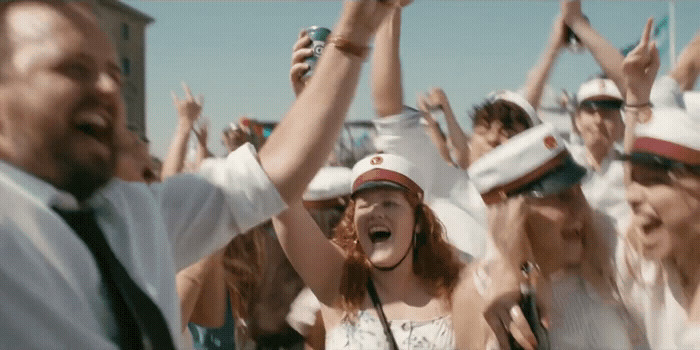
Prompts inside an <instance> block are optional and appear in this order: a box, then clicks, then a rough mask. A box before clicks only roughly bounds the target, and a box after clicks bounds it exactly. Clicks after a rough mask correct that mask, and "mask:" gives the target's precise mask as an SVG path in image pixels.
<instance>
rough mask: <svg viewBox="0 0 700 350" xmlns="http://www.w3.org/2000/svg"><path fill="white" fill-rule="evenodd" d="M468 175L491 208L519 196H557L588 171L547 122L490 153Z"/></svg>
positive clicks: (524, 132)
mask: <svg viewBox="0 0 700 350" xmlns="http://www.w3.org/2000/svg"><path fill="white" fill-rule="evenodd" d="M468 172H469V178H470V179H471V180H472V182H473V183H474V186H475V187H476V189H477V190H478V191H479V193H480V194H481V197H482V198H483V200H484V203H486V204H487V205H488V204H494V203H498V202H500V201H502V200H504V199H506V198H508V197H512V196H516V195H519V194H524V195H528V196H532V197H538V198H541V197H545V196H549V195H553V194H557V193H559V192H562V191H563V190H565V189H568V188H569V187H571V186H572V185H574V184H576V183H578V182H579V181H580V180H581V178H582V177H583V176H584V175H585V174H586V169H585V168H583V167H581V166H580V165H578V164H576V162H575V161H574V160H573V158H572V157H571V154H569V151H568V150H567V149H566V147H565V146H564V140H562V139H561V137H560V136H559V135H558V134H557V132H556V130H555V129H554V127H553V126H552V125H551V124H548V123H544V124H540V125H537V126H535V127H532V128H530V129H527V130H525V131H523V132H521V133H520V134H518V135H515V136H513V137H512V138H510V139H509V140H508V142H506V143H504V144H502V145H500V146H498V147H496V148H494V149H493V150H492V151H490V152H488V153H486V154H485V155H484V156H483V157H481V158H479V159H478V160H477V161H476V162H474V163H473V164H472V165H471V166H470V167H469V169H468Z"/></svg>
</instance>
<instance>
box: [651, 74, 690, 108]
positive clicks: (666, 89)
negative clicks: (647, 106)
mask: <svg viewBox="0 0 700 350" xmlns="http://www.w3.org/2000/svg"><path fill="white" fill-rule="evenodd" d="M649 100H650V101H651V103H652V104H653V105H654V106H656V107H676V108H685V102H684V100H683V91H681V87H680V85H678V82H677V81H676V80H675V79H673V78H671V76H669V75H664V76H662V77H659V78H658V79H656V80H655V81H654V85H652V87H651V93H650V95H649Z"/></svg>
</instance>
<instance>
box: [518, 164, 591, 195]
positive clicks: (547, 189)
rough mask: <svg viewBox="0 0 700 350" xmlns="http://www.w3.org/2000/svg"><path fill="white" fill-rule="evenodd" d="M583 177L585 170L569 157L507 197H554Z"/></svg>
mask: <svg viewBox="0 0 700 350" xmlns="http://www.w3.org/2000/svg"><path fill="white" fill-rule="evenodd" d="M584 175H586V168H584V167H582V166H580V165H578V164H577V163H576V162H575V161H574V160H573V158H571V156H569V157H567V158H566V160H564V163H563V164H562V165H560V166H558V167H557V168H555V169H554V170H552V171H550V172H549V173H547V174H545V175H543V176H542V177H540V178H539V179H537V180H535V181H533V182H530V183H529V184H527V185H525V186H523V187H521V188H519V189H518V190H516V191H514V193H512V194H509V196H511V195H517V194H522V195H525V196H528V197H535V198H543V197H547V196H551V195H555V194H558V193H561V192H564V191H565V190H567V189H568V188H570V187H571V186H573V185H575V184H577V183H579V182H580V181H581V179H582V178H583V176H584Z"/></svg>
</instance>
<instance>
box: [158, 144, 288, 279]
mask: <svg viewBox="0 0 700 350" xmlns="http://www.w3.org/2000/svg"><path fill="white" fill-rule="evenodd" d="M154 193H155V194H156V198H157V199H158V201H159V203H160V207H161V210H162V214H163V218H164V219H165V224H166V227H167V231H168V235H169V236H170V241H171V243H172V246H173V250H174V256H175V262H176V265H177V266H176V267H177V270H178V271H179V270H181V269H182V268H184V267H186V266H188V265H190V264H191V263H194V262H195V261H197V260H199V258H201V257H202V256H205V255H208V254H209V253H211V252H212V251H213V250H215V249H217V248H218V247H221V246H223V245H224V244H226V243H227V242H228V241H229V240H230V239H231V238H232V237H233V236H234V235H236V234H239V233H243V232H246V231H247V230H249V229H250V228H252V227H254V226H256V225H258V224H260V223H262V222H264V221H265V220H267V219H269V218H270V217H272V216H273V215H275V214H277V213H279V212H281V211H282V210H284V209H286V207H287V205H286V203H285V202H284V200H283V199H282V197H281V196H280V194H279V193H278V192H277V189H276V188H275V186H274V184H273V183H272V182H271V181H270V179H269V177H268V176H267V174H266V173H265V172H264V171H263V169H262V167H261V166H260V163H259V162H258V159H257V156H256V153H255V149H254V148H253V146H252V145H250V144H245V145H243V146H241V147H239V148H238V149H237V150H236V151H234V152H231V153H230V154H229V155H228V157H226V158H222V159H211V160H208V161H206V162H205V164H203V165H202V168H201V169H200V173H199V174H182V175H177V176H173V177H171V178H169V179H168V180H166V181H165V182H163V183H162V184H159V185H156V188H155V189H154Z"/></svg>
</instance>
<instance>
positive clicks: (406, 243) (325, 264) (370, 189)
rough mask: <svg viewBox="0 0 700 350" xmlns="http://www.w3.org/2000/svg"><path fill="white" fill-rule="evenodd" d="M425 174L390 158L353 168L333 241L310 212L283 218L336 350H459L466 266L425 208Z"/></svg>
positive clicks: (297, 207)
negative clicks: (455, 313)
mask: <svg viewBox="0 0 700 350" xmlns="http://www.w3.org/2000/svg"><path fill="white" fill-rule="evenodd" d="M422 183H423V180H422V178H421V173H420V171H419V169H418V168H417V167H416V166H415V165H414V164H413V163H411V162H409V161H407V160H406V159H404V158H402V157H399V156H396V155H390V154H378V155H373V156H369V157H367V158H365V159H363V160H361V161H359V162H358V163H357V164H356V165H355V167H354V168H353V182H352V198H351V200H350V203H349V205H348V209H347V210H346V212H345V214H344V217H343V219H342V220H341V223H340V224H339V226H338V227H337V228H336V232H335V237H334V239H333V241H329V240H328V239H327V238H326V236H325V235H324V234H323V233H322V232H321V230H320V229H319V228H318V226H317V225H316V223H315V222H314V221H313V219H312V218H311V217H310V216H309V214H308V212H306V210H305V209H304V207H303V206H302V205H301V203H297V204H293V205H290V208H289V209H288V210H287V211H285V212H283V213H282V214H280V215H279V216H278V217H276V218H275V219H274V225H275V230H276V232H277V234H278V236H279V239H280V243H281V244H282V247H283V249H284V250H285V252H286V254H287V256H288V257H289V260H290V262H291V263H292V265H293V266H294V268H295V269H296V270H297V272H298V273H299V275H300V276H301V277H302V279H303V280H304V282H305V283H306V285H307V286H309V287H310V288H311V290H312V291H313V292H314V294H315V295H316V297H317V298H318V299H319V301H320V302H321V304H322V307H321V313H322V315H323V321H324V325H325V328H326V331H327V333H326V347H327V348H329V349H350V348H351V349H382V348H390V349H398V348H408V347H409V346H410V347H412V348H413V347H418V348H422V349H451V348H454V347H455V344H454V331H453V328H452V309H451V298H452V292H453V291H454V290H455V287H456V286H457V284H458V283H459V281H460V271H461V270H462V264H461V263H460V261H459V258H458V257H457V254H456V251H455V249H454V248H453V247H452V246H451V245H450V244H449V243H447V242H446V241H445V238H444V234H443V230H442V226H441V224H440V222H439V221H438V220H437V219H436V218H435V215H434V214H433V212H432V211H431V210H430V208H428V207H427V206H426V205H425V204H423V201H422V199H423V189H422V187H421V184H422Z"/></svg>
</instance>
